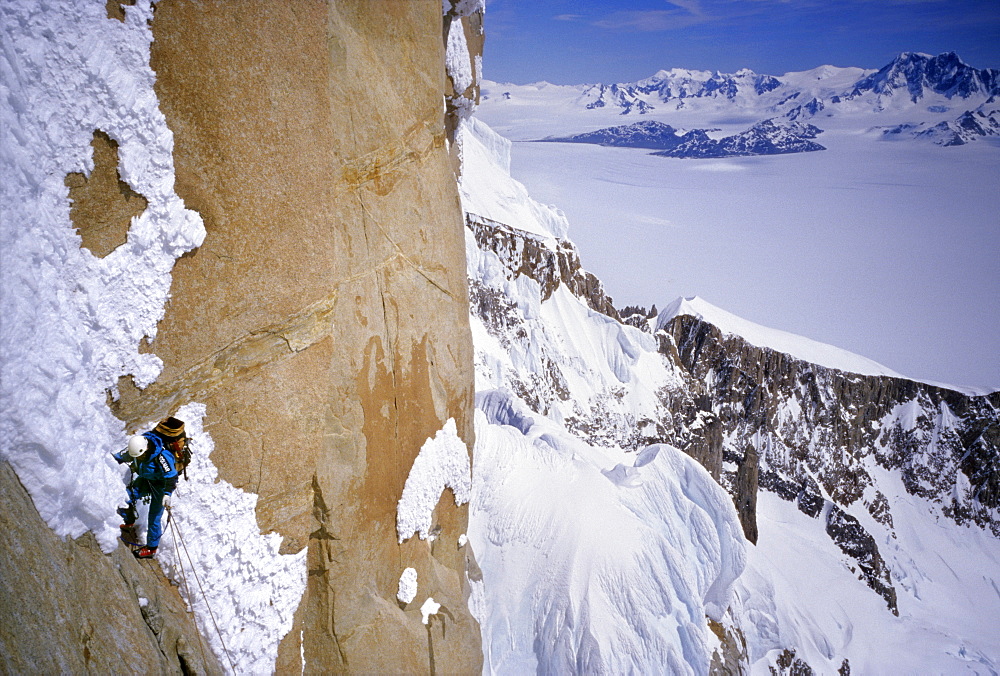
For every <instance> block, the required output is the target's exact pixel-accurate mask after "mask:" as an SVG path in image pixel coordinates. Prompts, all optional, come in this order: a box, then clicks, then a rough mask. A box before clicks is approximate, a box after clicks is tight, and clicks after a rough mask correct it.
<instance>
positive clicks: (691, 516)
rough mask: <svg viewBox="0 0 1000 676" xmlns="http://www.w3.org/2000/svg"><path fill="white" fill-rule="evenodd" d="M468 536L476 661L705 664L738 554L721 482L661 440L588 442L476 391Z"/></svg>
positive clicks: (491, 669) (735, 527) (576, 669)
mask: <svg viewBox="0 0 1000 676" xmlns="http://www.w3.org/2000/svg"><path fill="white" fill-rule="evenodd" d="M477 405H478V407H479V409H480V412H478V413H477V419H476V437H477V443H476V452H475V466H474V469H473V471H474V476H475V477H476V480H475V482H474V486H473V491H474V494H473V500H472V510H471V513H470V531H469V537H470V540H471V541H472V544H473V547H474V549H475V551H476V556H477V559H478V561H479V565H480V567H481V569H482V573H483V582H482V585H483V586H482V589H483V591H482V593H483V598H482V599H481V606H480V607H481V608H483V611H482V612H483V615H482V616H480V617H479V618H478V619H479V621H480V623H481V625H482V630H483V651H484V655H485V658H486V663H485V666H484V671H485V672H486V673H509V674H518V673H526V672H540V673H569V672H571V673H644V672H648V671H649V670H650V669H662V670H666V671H667V672H669V673H673V674H707V673H708V662H709V659H708V658H709V656H710V655H711V652H712V648H713V638H712V637H711V633H710V632H709V629H708V626H707V624H706V622H705V616H706V614H707V615H708V616H710V617H713V618H715V619H721V616H722V613H723V612H724V611H725V608H726V607H727V606H728V604H729V596H730V589H731V586H732V583H733V581H734V580H735V578H736V577H737V576H738V575H739V574H740V572H741V571H742V569H743V566H744V557H745V556H746V554H745V545H744V540H743V537H742V533H741V531H740V525H739V521H738V520H737V518H736V514H735V511H734V510H733V508H732V503H731V501H730V499H729V496H728V495H727V494H726V493H725V492H724V491H723V490H722V489H721V488H720V487H719V485H718V484H717V483H715V481H713V480H712V477H711V476H709V474H708V472H706V471H705V469H704V468H703V467H701V466H700V465H699V464H698V463H697V462H695V461H694V460H692V459H691V458H689V457H688V456H686V455H684V454H683V453H681V452H680V451H678V450H676V449H674V448H671V447H669V446H650V447H648V448H646V449H645V450H644V451H643V452H642V453H640V454H638V455H628V456H626V455H624V454H620V453H619V454H613V453H610V452H608V451H606V450H599V449H595V448H593V447H590V446H588V445H586V444H584V443H583V442H581V441H580V440H578V439H576V438H574V437H573V436H572V435H570V434H568V433H567V432H566V431H565V430H563V429H560V427H559V426H558V425H557V424H555V423H553V422H551V421H549V420H547V419H545V418H542V417H539V416H535V415H532V414H531V412H530V411H528V410H526V408H525V407H524V406H523V404H519V403H518V402H517V401H516V400H515V399H514V398H513V397H511V396H510V394H509V393H507V392H503V391H492V392H481V393H480V394H479V395H478V402H477Z"/></svg>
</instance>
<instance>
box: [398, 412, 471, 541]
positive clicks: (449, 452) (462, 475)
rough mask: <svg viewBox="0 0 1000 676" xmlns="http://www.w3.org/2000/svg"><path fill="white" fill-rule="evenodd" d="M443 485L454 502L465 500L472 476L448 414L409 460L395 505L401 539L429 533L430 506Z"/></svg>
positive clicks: (423, 536) (431, 511)
mask: <svg viewBox="0 0 1000 676" xmlns="http://www.w3.org/2000/svg"><path fill="white" fill-rule="evenodd" d="M445 488H450V489H451V491H452V493H453V494H454V496H455V504H456V505H464V504H465V503H466V502H468V501H469V495H470V493H471V490H472V477H471V476H470V467H469V449H468V448H467V447H466V445H465V442H464V441H462V439H461V438H460V437H459V436H458V430H457V428H456V426H455V419H454V418H449V419H448V422H446V423H445V424H444V427H443V428H441V429H440V430H438V432H437V434H435V435H434V437H433V438H430V439H428V440H427V441H425V442H424V445H423V446H421V447H420V453H419V454H417V457H416V458H415V459H414V461H413V466H412V467H411V468H410V473H409V475H408V476H407V477H406V484H405V485H404V486H403V495H402V497H400V498H399V503H398V505H397V507H396V534H397V535H398V536H399V541H400V542H403V541H405V540H408V539H409V538H411V537H413V535H414V534H416V533H418V532H419V533H420V539H421V540H426V539H427V538H428V537H429V536H430V535H431V527H432V525H433V518H434V508H435V507H437V503H438V500H440V499H441V493H442V492H443V491H444V489H445Z"/></svg>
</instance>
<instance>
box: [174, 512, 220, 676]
mask: <svg viewBox="0 0 1000 676" xmlns="http://www.w3.org/2000/svg"><path fill="white" fill-rule="evenodd" d="M167 511H168V513H169V512H170V508H169V507H168V508H167ZM168 524H169V526H170V528H172V529H173V534H174V540H175V541H176V542H179V543H181V547H182V548H183V549H184V555H185V556H186V557H187V560H188V564H190V566H191V572H192V573H194V579H195V582H197V583H198V589H199V590H201V597H202V598H203V599H204V601H205V607H206V608H208V616H209V617H211V618H212V624H213V625H214V626H215V633H216V634H217V635H218V636H219V643H221V644H222V650H223V652H225V653H226V659H227V660H228V661H229V666H230V667H231V668H232V670H233V673H234V674H235V673H237V672H236V665H235V664H234V663H233V657H232V655H230V654H229V648H227V647H226V641H225V639H223V638H222V632H221V631H219V623H218V622H216V620H215V613H213V612H212V606H211V604H209V602H208V594H206V593H205V588H204V587H203V586H202V585H201V578H200V577H198V571H197V570H195V565H194V561H192V560H191V554H190V553H189V552H188V548H187V544H186V543H185V542H184V538H183V537H182V536H181V529H180V527H179V526H177V524H175V523H174V521H173V519H170V518H169V516H168ZM177 563H178V565H180V567H181V575H183V576H184V583H185V586H186V587H188V598H189V599H190V598H191V588H190V585H189V584H188V582H187V572H185V570H184V562H183V561H182V560H181V557H180V556H179V555H178V557H177ZM191 607H192V610H193V609H194V604H192V605H191ZM197 626H198V620H197V619H195V628H197ZM199 631H200V630H199ZM202 659H204V653H203V654H202Z"/></svg>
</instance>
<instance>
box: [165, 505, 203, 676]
mask: <svg viewBox="0 0 1000 676" xmlns="http://www.w3.org/2000/svg"><path fill="white" fill-rule="evenodd" d="M172 516H173V514H172V513H171V511H170V508H169V507H168V508H167V528H170V527H171V526H172V525H173V519H172V518H171V517H172ZM171 532H172V533H174V541H175V542H176V541H177V540H178V538H177V533H176V532H174V531H173V530H172V531H171ZM177 563H178V564H179V565H180V567H181V578H182V580H183V582H184V594H185V596H187V598H189V599H190V598H191V585H190V584H189V583H188V576H187V573H186V572H184V565H183V563H182V562H181V560H180V558H179V557H178V559H177ZM192 610H193V606H192ZM191 619H192V620H193V621H194V630H195V638H196V639H197V640H198V650H199V651H200V652H201V661H202V662H203V663H204V664H208V657H206V656H205V642H204V641H203V640H202V638H201V628H200V627H199V626H198V614H197V613H195V612H192V613H191Z"/></svg>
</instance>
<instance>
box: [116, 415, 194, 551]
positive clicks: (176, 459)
mask: <svg viewBox="0 0 1000 676" xmlns="http://www.w3.org/2000/svg"><path fill="white" fill-rule="evenodd" d="M112 457H114V459H115V460H117V461H118V463H119V464H123V463H126V462H127V463H129V468H130V469H131V470H132V476H131V477H130V479H131V480H130V481H129V483H128V487H127V489H126V490H127V492H128V503H127V504H126V505H125V506H124V507H119V508H118V514H119V515H120V516H121V517H122V520H123V521H124V522H125V523H123V524H122V525H121V526H120V528H121V531H122V532H121V538H122V541H123V542H125V543H126V544H129V545H134V546H138V545H140V543H139V542H138V534H137V533H136V529H135V520H136V516H137V515H136V510H135V503H136V502H138V501H140V500H142V501H143V502H148V503H149V521H148V526H147V530H146V544H145V545H144V546H142V547H141V548H140V549H138V550H137V551H135V552H134V554H135V556H136V558H140V559H151V558H153V557H154V556H156V548H157V546H159V544H160V536H161V535H162V534H163V526H162V524H161V523H160V521H161V518H162V516H163V510H164V509H165V508H166V509H168V510H169V509H170V496H171V494H172V493H173V491H174V488H176V487H177V477H178V475H180V474H181V473H183V472H184V469H185V467H187V464H188V461H189V460H190V458H191V453H190V451H188V449H187V435H186V434H185V433H184V421H183V420H178V419H177V418H173V417H170V418H164V419H163V420H161V421H160V423H159V424H158V425H157V426H156V427H155V428H154V429H153V430H152V431H150V432H146V433H144V434H137V435H135V436H133V437H132V438H130V439H129V440H128V446H127V447H126V448H124V449H122V450H121V451H118V452H117V453H113V454H112Z"/></svg>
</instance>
